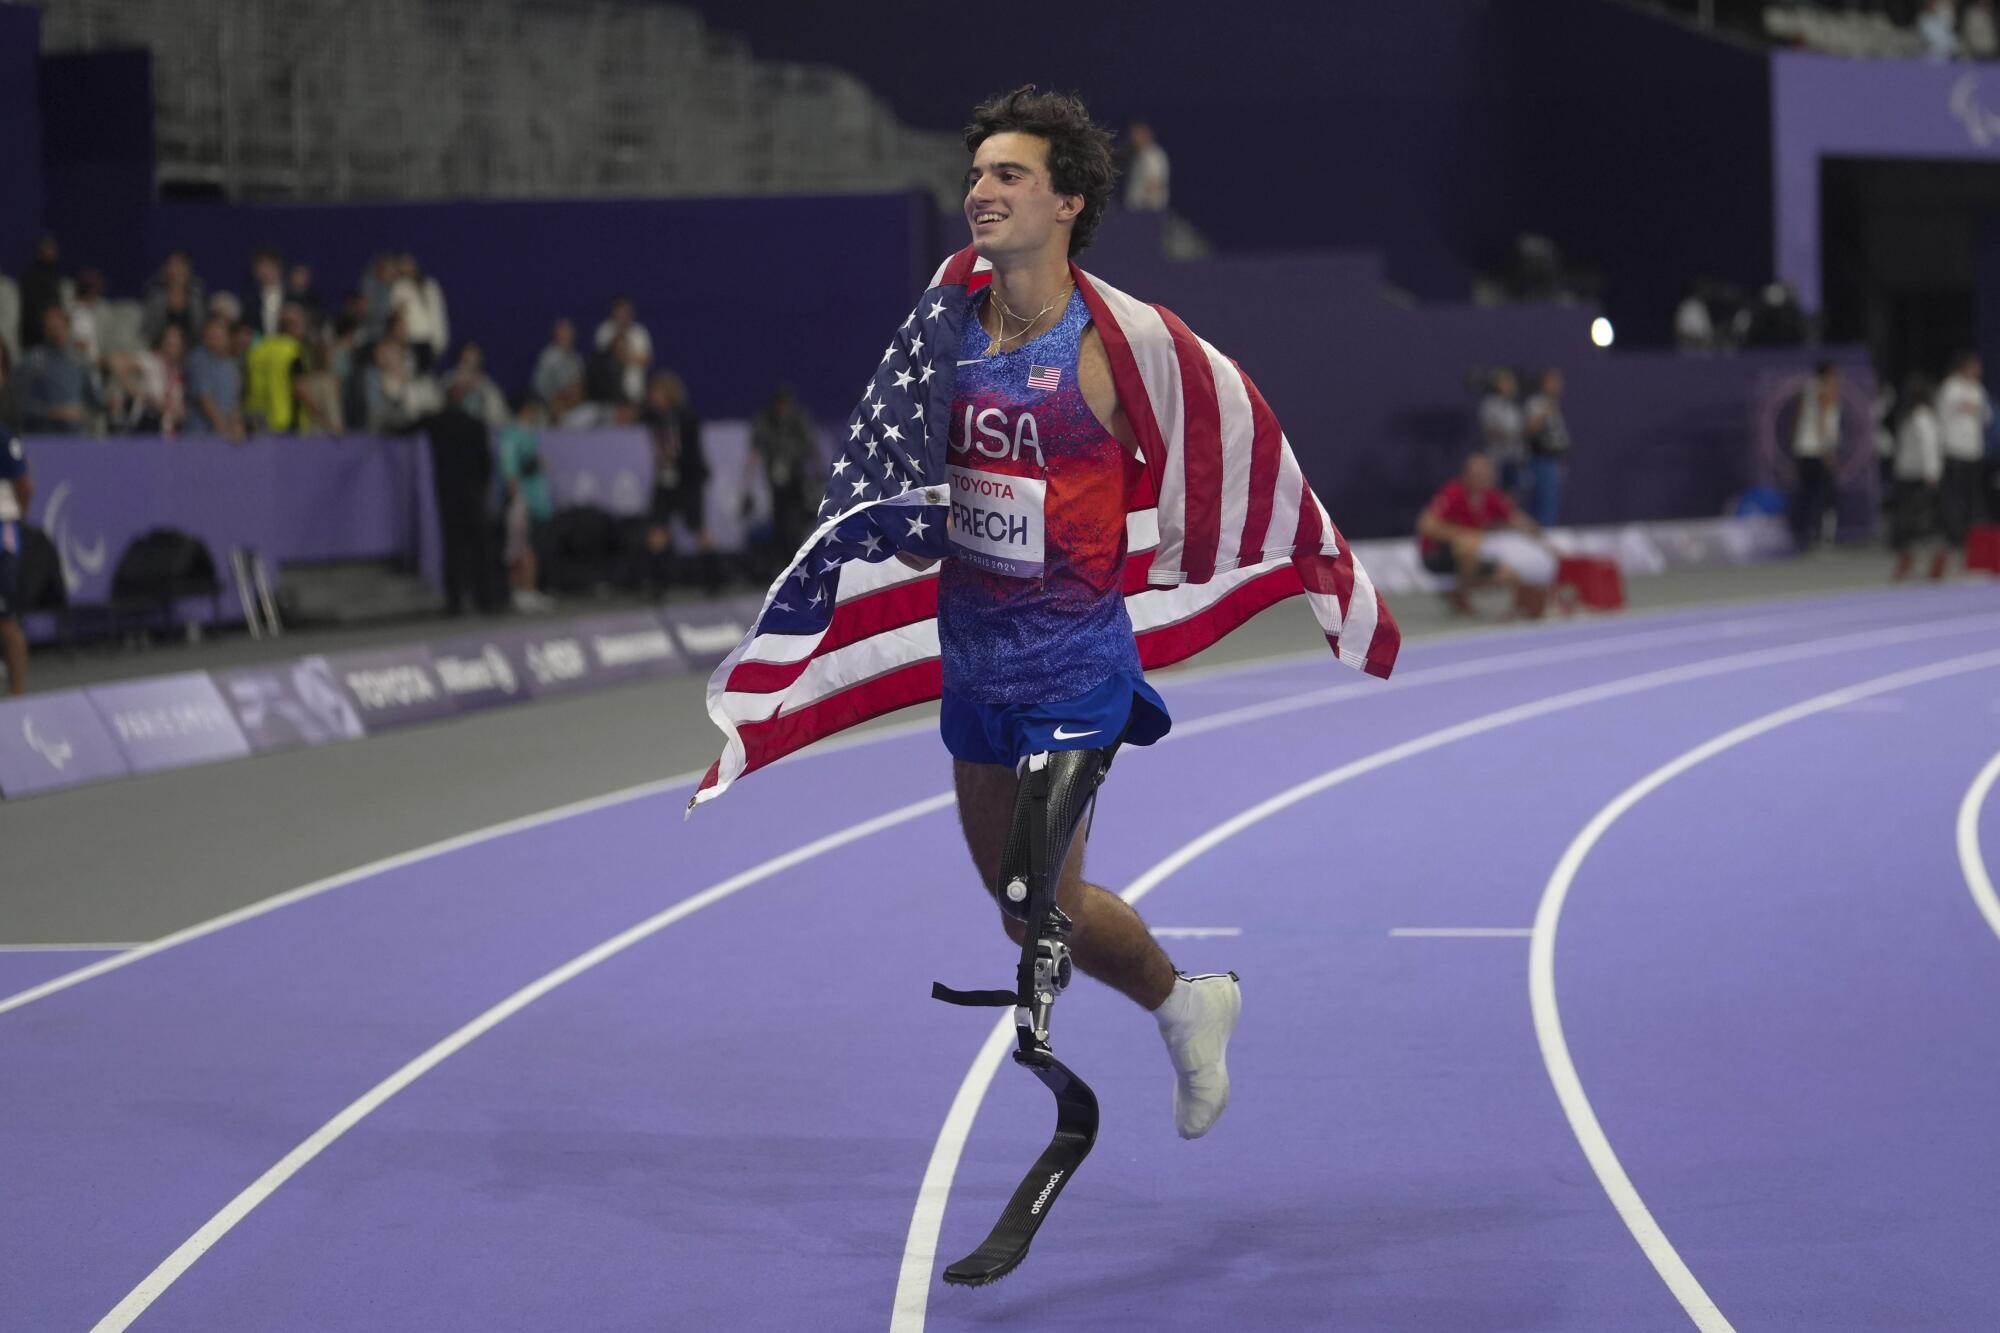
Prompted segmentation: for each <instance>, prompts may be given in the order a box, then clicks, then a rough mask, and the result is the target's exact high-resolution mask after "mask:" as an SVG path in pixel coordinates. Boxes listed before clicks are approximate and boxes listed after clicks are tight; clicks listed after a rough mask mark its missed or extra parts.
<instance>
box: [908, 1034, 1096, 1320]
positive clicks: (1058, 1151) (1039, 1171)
mask: <svg viewBox="0 0 2000 1333" xmlns="http://www.w3.org/2000/svg"><path fill="white" fill-rule="evenodd" d="M1014 1060H1015V1063H1017V1064H1020V1065H1023V1066H1025V1067H1026V1068H1027V1069H1028V1070H1029V1071H1030V1072H1032V1073H1033V1074H1034V1075H1035V1077H1036V1078H1038V1079H1040V1080H1041V1081H1042V1082H1043V1084H1044V1085H1046V1086H1047V1088H1048V1090H1049V1091H1050V1092H1052V1093H1054V1094H1055V1097H1056V1132H1055V1136H1054V1137H1053V1138H1051V1139H1050V1140H1049V1146H1048V1147H1047V1148H1045V1149H1043V1150H1042V1155H1041V1156H1040V1157H1038V1158H1036V1159H1035V1164H1034V1166H1032V1167H1030V1168H1029V1169H1028V1174H1027V1176H1026V1177H1024V1178H1023V1179H1022V1181H1021V1184H1020V1186H1019V1187H1018V1188H1017V1189H1015V1191H1014V1197H1013V1198H1011V1199H1009V1200H1008V1201H1007V1207H1006V1208H1005V1210H1003V1211H1002V1212H1001V1214H1000V1220H999V1221H998V1222H995V1223H994V1224H993V1230H992V1231H991V1232H989V1233H987V1236H986V1239H985V1240H984V1241H982V1242H980V1245H979V1248H978V1249H976V1250H974V1251H973V1252H972V1253H971V1254H968V1255H966V1256H965V1258H963V1259H960V1260H959V1261H958V1262H957V1263H955V1264H953V1265H951V1267H949V1268H947V1269H945V1270H944V1280H945V1281H946V1282H949V1283H950V1284H952V1285H953V1286H955V1287H983V1286H985V1285H986V1284H987V1283H989V1282H998V1281H999V1280H1000V1279H1001V1278H1003V1277H1005V1276H1007V1274H1009V1273H1011V1272H1013V1271H1014V1270H1015V1269H1016V1268H1018V1267H1020V1264H1021V1261H1022V1260H1023V1259H1025V1258H1027V1257H1028V1247H1029V1246H1030V1245H1032V1244H1033V1243H1034V1240H1035V1233H1036V1232H1037V1231H1040V1230H1041V1227H1042V1223H1043V1222H1045V1221H1047V1220H1048V1216H1049V1212H1050V1211H1051V1210H1052V1209H1053V1208H1054V1207H1055V1203H1056V1200H1057V1198H1059V1197H1061V1195H1062V1192H1063V1189H1064V1188H1065V1187H1066V1186H1067V1185H1068V1184H1069V1182H1070V1178H1071V1177H1072V1176H1074V1175H1075V1174H1076V1169H1077V1168H1078V1167H1079V1166H1082V1165H1083V1159H1084V1158H1085V1157H1088V1156H1089V1155H1090V1149H1091V1147H1092V1145H1094V1144H1095V1143H1096V1142H1097V1094H1096V1093H1094V1092H1092V1091H1091V1090H1090V1085H1089V1084H1087V1083H1085V1082H1084V1081H1083V1080H1082V1079H1080V1078H1078V1077H1077V1076H1076V1075H1075V1074H1073V1073H1071V1072H1070V1071H1069V1069H1068V1067H1067V1066H1065V1065H1064V1064H1063V1062H1062V1061H1060V1060H1058V1059H1056V1058H1055V1057H1054V1056H1053V1055H1050V1054H1049V1053H1048V1052H1047V1051H1017V1052H1015V1054H1014Z"/></svg>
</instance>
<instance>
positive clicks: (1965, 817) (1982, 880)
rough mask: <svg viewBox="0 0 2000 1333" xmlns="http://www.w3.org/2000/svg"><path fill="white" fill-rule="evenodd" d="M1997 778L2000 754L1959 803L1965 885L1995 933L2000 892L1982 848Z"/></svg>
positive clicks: (1998, 928) (1998, 930)
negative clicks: (1983, 819) (1984, 816)
mask: <svg viewBox="0 0 2000 1333" xmlns="http://www.w3.org/2000/svg"><path fill="white" fill-rule="evenodd" d="M1995 782H2000V754H1996V755H1994V756H1993V758H1992V760H1991V761H1989V762H1988V763H1987V765H1986V767H1984V768H1982V769H1980V770H1979V776H1978V777H1976V778H1974V779H1973V780H1972V785H1971V786H1970V787H1968V788H1966V791H1965V799H1964V800H1963V801H1960V802H1959V803H1958V865H1959V869H1961V870H1963V871H1964V872H1965V887H1966V888H1967V889H1969V890H1970V891H1971V893H1972V901H1973V902H1975V903H1977V904H1979V914H1980V915H1981V916H1983V917H1985V918H1986V924H1987V925H1989V926H1991V927H1992V928H1993V933H1994V934H1995V935H2000V893H1996V892H1995V891H1994V888H1993V875H1992V873H1991V872H1989V871H1988V870H1987V869H1986V858H1985V856H1983V855H1982V854H1981V853H1980V850H1979V812H1980V810H1981V809H1982V808H1983V807H1984V806H1985V804H1986V797H1987V794H1988V793H1990V792H1991V791H1992V790H1993V784H1994V783H1995Z"/></svg>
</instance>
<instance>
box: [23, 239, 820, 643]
mask: <svg viewBox="0 0 2000 1333" xmlns="http://www.w3.org/2000/svg"><path fill="white" fill-rule="evenodd" d="M598 426H627V427H637V428H641V429H643V430H644V431H645V432H646V434H647V438H648V439H649V441H650V442H651V445H652V454H653V463H654V469H653V473H654V487H653V493H652V501H651V504H650V506H649V510H648V513H647V515H646V516H645V518H644V520H643V545H644V548H645V555H644V564H645V578H644V582H645V583H647V584H648V585H651V586H653V587H655V588H659V587H664V586H665V584H666V583H667V582H668V581H669V577H670V574H669V566H670V563H671V562H673V561H674V560H675V558H676V557H675V552H676V551H680V552H687V551H690V550H691V551H692V552H693V556H692V568H693V569H694V570H695V574H694V577H695V579H696V581H699V582H701V583H703V584H704V585H706V586H708V587H710V588H711V589H713V588H715V587H718V586H720V584H721V582H722V581H723V578H724V572H723V569H722V564H721V561H720V558H719V556H718V553H717V552H716V550H715V544H714V543H713V541H712V540H711V539H710V535H709V533H708V531H707V525H706V522H705V520H704V512H705V510H704V504H705V491H706V488H707V484H708V479H709V467H708V462H707V459H706V456H705V454H704V452H703V448H702V443H701V419H700V416H699V415H698V414H697V413H696V411H695V409H694V406H693V404H692V402H691V399H690V394H689V390H688V386H687V385H686V383H685V382H684V381H683V380H682V379H681V377H680V376H679V375H678V374H676V373H675V372H674V371H672V370H670V369H667V368H665V367H662V366H660V365H659V364H657V349H656V347H655V344H654V339H653V336H652V334H651V333H650V332H649V331H648V329H647V327H646V325H645V324H644V323H643V322H641V320H640V317H639V312H638V309H637V307H636V305H635V304H634V302H633V301H632V300H631V298H629V297H627V296H618V297H616V298H614V299H613V300H612V301H611V302H610V303H609V305H608V307H607V309H606V311H605V314H604V316H603V318H602V319H601V320H599V321H598V322H597V323H596V324H595V325H594V326H591V327H590V332H589V336H588V337H579V334H578V330H577V326H576V324H575V323H574V322H572V321H571V320H569V319H567V318H564V319H558V320H556V321H555V322H554V324H553V326H552V327H551V328H550V330H549V340H548V344H547V346H546V347H544V348H543V349H542V351H541V353H540V355H539V356H538V357H537V358H536V360H535V364H534V367H533V371H532V373H531V375H530V376H529V379H528V382H527V383H525V384H523V385H521V386H519V387H518V390H517V392H515V393H513V394H510V393H508V392H507V390H506V389H503V387H502V386H501V385H500V384H498V383H497V382H496V381H495V380H494V378H493V376H492V374H491V373H490V371H489V369H488V367H487V364H486V358H485V354H484V350H483V349H482V348H481V346H480V344H479V343H478V342H476V341H474V340H471V339H465V338H455V337H454V329H453V327H452V323H451V314H450V307H449V304H448V302H447V299H446V294H445V292H444V290H443V288H442V287H441V285H440V284H439V282H438V281H437V279H436V278H435V277H434V276H432V275H431V274H429V273H427V272H426V271H425V270H424V268H423V266H422V265H421V264H420V263H419V262H418V260H417V258H416V257H415V256H414V255H410V254H407V253H389V254H382V255H378V256H376V257H375V259H374V260H373V261H372V262H371V263H370V264H369V265H368V267H367V269H366V271H365V272H364V273H362V274H360V275H359V276H358V279H357V281H356V282H355V283H354V284H353V285H352V286H351V287H350V288H349V289H348V290H346V291H345V292H344V293H342V294H340V295H339V296H337V297H334V298H331V299H329V297H328V295H327V294H326V293H325V292H324V290H323V289H322V288H321V286H320V284H319V281H318V277H317V275H316V273H315V271H314V269H313V267H312V266H311V265H310V264H307V263H303V262H299V261H297V260H296V259H294V260H293V261H292V262H289V263H288V262H287V261H286V258H285V256H283V255H281V254H280V253H278V252H277V251H276V250H270V249H265V250H260V251H258V252H257V253H256V254H254V255H252V256H251V258H250V262H249V265H248V266H247V269H246V270H245V271H244V274H243V280H242V281H241V282H240V283H239V284H237V286H236V289H235V290H234V291H231V290H226V289H222V288H220V287H219V286H217V285H216V284H213V283H211V282H210V281H209V280H207V279H206V278H205V277H204V275H202V274H200V273H198V272H197V271H196V269H195V266H194V263H193V260H192V258H191V257H190V256H189V255H188V254H187V253H186V252H184V251H175V252H174V253H172V254H170V255H168V256H167V257H166V259H165V261H164V262H163V263H162V264H161V265H160V268H159V270H158V271H157V272H156V273H155V274H154V275H153V276H152V278H151V279H150V280H149V281H148V283H147V285H146V288H145V290H144V292H143V293H142V294H141V295H140V296H139V297H138V298H136V299H128V300H122V301H120V300H112V299H110V298H109V297H108V295H107V292H106V287H105V283H104V280H103V278H102V276H101V275H100V274H98V273H97V272H96V271H94V270H92V269H88V268H84V269H82V270H80V271H78V272H76V273H74V274H73V275H71V274H69V273H68V272H66V271H65V269H64V266H63V257H62V252H61V249H60V247H59V246H58V244H57V242H56V241H55V240H54V239H53V238H45V239H44V240H43V241H42V242H41V243H40V244H39V245H38V246H37V247H36V250H35V253H34V256H33V258H32V261H31V262H30V264H29V265H28V266H27V268H26V269H25V271H24V272H23V274H22V277H21V279H20V280H19V281H18V283H17V282H14V281H11V280H9V279H6V278H4V277H0V437H4V436H5V435H6V434H8V433H18V434H21V435H24V436H48V435H105V434H114V435H150V436H159V437H174V436H181V437H185V436H213V437H220V438H223V439H227V440H236V441H241V440H244V439H247V438H248V437H250V436H252V435H261V436H272V435H276V436H283V435H342V434H348V433H362V434H368V435H378V436H379V435H391V434H417V433H422V434H423V435H425V436H426V437H427V438H428V440H429V444H430V449H431V453H432V460H433V465H434V470H435V473H436V476H437V490H438V500H439V505H440V513H441V517H442V518H443V519H444V528H445V538H446V543H445V544H446V548H447V549H446V573H447V579H446V583H447V585H448V586H447V589H446V596H447V602H448V603H450V604H451V605H453V606H454V607H456V606H458V605H461V604H462V603H464V602H467V601H470V602H474V603H477V604H481V605H492V604H494V603H495V602H497V600H498V598H497V596H495V595H494V593H495V591H496V589H495V587H494V585H495V584H496V583H497V582H498V579H497V578H489V577H488V576H489V574H495V573H497V572H500V571H504V574H505V579H506V582H507V584H508V585H509V587H510V589H511V594H512V600H513V602H514V604H515V605H516V606H517V607H518V608H520V609H523V610H540V609H543V608H544V607H545V606H546V605H547V599H546V597H544V596H543V594H542V593H541V591H540V587H539V585H540V583H541V574H542V570H541V568H540V567H541V565H542V563H543V561H542V559H541V556H542V554H543V552H544V550H545V548H546V545H547V534H548V531H549V529H550V527H551V525H552V524H553V523H554V521H555V520H556V518H557V514H556V507H555V503H554V499H553V497H552V496H551V495H550V492H549V487H548V481H547V478H546V476H545V475H544V474H543V472H542V468H541V460H540V448H541V432H542V431H543V430H544V429H545V428H548V427H560V428H565V429H589V428H593V427H598ZM750 443H751V449H750V453H749V455H748V457H747V459H746V469H747V473H746V476H745V477H744V478H743V483H744V490H745V492H746V494H747V493H748V492H749V491H750V490H751V489H752V488H753V486H754V480H755V477H754V474H756V473H758V472H761V473H762V474H763V477H764V479H765V481H766V482H767V483H768V487H769V491H770V494H771V498H772V507H771V512H770V513H769V515H768V523H766V524H762V525H760V529H759V535H760V536H761V537H762V538H763V539H764V540H762V541H761V542H759V543H758V546H759V547H760V548H761V550H760V551H759V552H758V553H757V554H758V557H759V558H758V563H759V564H768V563H769V562H770V561H771V560H774V559H776V558H777V557H778V556H779V555H781V554H782V555H784V556H789V555H790V553H791V550H792V544H795V543H796V542H797V541H798V540H799V539H800V538H802V537H803V535H804V534H805V532H807V531H808V530H809V528H810V525H811V522H812V519H813V516H814V513H815V510H816V507H817V505H818V503H819V490H818V488H819V484H820V480H821V478H820V475H819V474H820V465H819V456H820V445H819V440H818V437H817V433H816V431H815V429H814V427H813V424H812V422H811V420H810V418H809V417H808V416H807V415H806V413H805V411H804V409H803V408H802V407H801V405H800V404H799V403H798V401H797V399H796V398H795V397H794V396H793V395H792V394H791V392H790V391H789V390H787V389H784V388H779V389H778V390H776V392H775V393H774V394H773V396H772V398H771V400H770V402H769V403H768V405H767V406H766V407H765V409H764V410H763V411H762V412H761V413H760V414H759V415H758V417H757V419H756V421H755V423H754V425H753V429H752V434H751V442H750ZM781 547H782V548H783V549H782V551H780V549H779V548H781ZM686 574H687V570H686V569H685V568H684V569H680V570H677V571H674V576H676V577H685V576H686Z"/></svg>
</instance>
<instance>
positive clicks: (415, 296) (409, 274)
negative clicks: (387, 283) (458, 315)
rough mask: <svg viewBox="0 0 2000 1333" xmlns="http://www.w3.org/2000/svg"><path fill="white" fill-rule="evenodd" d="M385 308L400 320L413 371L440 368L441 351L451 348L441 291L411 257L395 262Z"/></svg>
mask: <svg viewBox="0 0 2000 1333" xmlns="http://www.w3.org/2000/svg"><path fill="white" fill-rule="evenodd" d="M389 309H390V310H391V311H392V312H394V313H395V314H398V315H401V316H402V317H403V340H404V341H405V342H407V343H408V344H409V347H410V350H411V351H412V352H413V353H415V354H416V358H417V369H418V370H419V371H420V372H422V373H423V374H426V375H429V374H431V373H433V372H435V371H439V370H442V369H444V349H445V348H447V347H449V346H450V345H451V319H450V316H449V314H448V313H447V312H446V310H445V304H444V289H443V288H441V287H439V286H438V284H437V279H436V278H433V277H430V276H428V275H427V274H425V272H424V271H423V269H421V268H419V267H418V266H417V260H416V256H414V255H404V256H402V257H401V259H400V260H399V261H398V264H397V276H396V282H395V285H394V286H392V287H391V288H390V289H389Z"/></svg>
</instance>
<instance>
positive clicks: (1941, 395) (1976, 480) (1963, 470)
mask: <svg viewBox="0 0 2000 1333" xmlns="http://www.w3.org/2000/svg"><path fill="white" fill-rule="evenodd" d="M1983 369H1984V367H1983V366H1982V365H1981V363H1980V360H1979V353H1977V352H1960V353H1959V354H1958V355H1957V356H1956V357H1954V358H1953V359H1952V363H1951V373H1950V374H1949V375H1947V376H1945V377H1944V387H1943V388H1942V389H1940V390H1938V404H1937V407H1938V420H1939V423H1940V425H1941V426H1942V428H1943V431H1944V480H1943V483H1942V485H1941V486H1940V488H1939V495H1938V500H1939V507H1940V509H1941V510H1942V512H1943V517H1944V535H1945V538H1946V539H1947V540H1948V541H1950V542H1951V544H1952V546H1953V547H1954V548H1956V549H1958V550H1961V551H1962V550H1964V549H1965V534H1966V532H1967V531H1968V530H1969V529H1970V528H1971V527H1972V525H1973V524H1975V523H1978V522H1980V521H1981V520H1982V519H1983V518H1984V516H1985V513H1986V496H1985V494H1984V489H1985V486H1984V483H1985V476H1986V427H1987V426H1988V425H1989V424H1990V423H1991V422H1992V420H1993V403H1992V400H1991V399H1989V398H1988V397H1987V396H1986V385H1985V384H1984V383H1982V382H1981V379H1980V374H1981V371H1982V370H1983Z"/></svg>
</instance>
